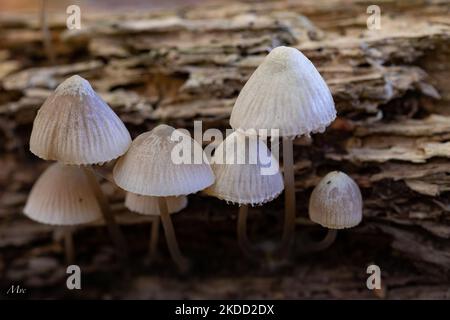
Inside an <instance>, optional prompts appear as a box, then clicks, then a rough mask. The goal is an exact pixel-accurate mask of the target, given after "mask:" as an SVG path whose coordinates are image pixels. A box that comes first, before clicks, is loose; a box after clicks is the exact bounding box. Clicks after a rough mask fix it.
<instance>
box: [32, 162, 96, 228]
mask: <svg viewBox="0 0 450 320" xmlns="http://www.w3.org/2000/svg"><path fill="white" fill-rule="evenodd" d="M23 211H24V213H25V215H27V216H28V217H29V218H31V219H33V220H35V221H38V222H41V223H45V224H51V225H78V224H83V223H89V222H93V221H95V220H98V219H100V218H101V217H102V214H101V211H100V206H99V204H98V202H97V200H96V198H95V195H94V191H93V188H92V186H91V185H90V184H89V181H88V178H87V177H86V175H85V174H84V172H83V169H81V168H80V167H77V166H65V165H63V164H60V163H55V164H52V165H51V166H50V167H48V168H47V170H45V171H44V173H43V174H42V175H41V176H40V177H39V179H38V180H37V181H36V183H35V184H34V186H33V188H32V190H31V193H30V195H29V196H28V200H27V203H26V205H25V208H24V210H23Z"/></svg>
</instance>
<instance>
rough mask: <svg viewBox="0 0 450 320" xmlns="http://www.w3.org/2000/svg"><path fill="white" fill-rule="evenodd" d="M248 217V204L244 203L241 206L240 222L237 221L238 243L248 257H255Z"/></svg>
mask: <svg viewBox="0 0 450 320" xmlns="http://www.w3.org/2000/svg"><path fill="white" fill-rule="evenodd" d="M247 217H248V206H247V205H245V204H243V205H241V206H240V207H239V214H238V223H237V235H238V243H239V247H240V248H241V250H242V252H243V253H244V254H245V255H246V256H247V257H253V255H252V252H251V251H252V248H251V245H250V241H249V240H248V237H247Z"/></svg>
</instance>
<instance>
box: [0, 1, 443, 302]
mask: <svg viewBox="0 0 450 320" xmlns="http://www.w3.org/2000/svg"><path fill="white" fill-rule="evenodd" d="M372 2H373V1H368V2H366V1H355V3H350V2H349V1H342V0H333V1H326V2H319V1H298V2H297V1H267V2H257V3H251V2H248V3H232V2H231V3H228V2H227V3H225V4H222V5H214V6H211V5H210V6H203V7H196V8H183V9H182V10H178V11H176V12H157V13H140V14H135V15H128V14H123V15H121V16H115V15H109V16H104V17H96V18H95V19H94V18H93V17H83V28H82V29H81V30H79V31H73V32H69V31H67V30H66V29H65V21H64V16H62V17H50V31H51V34H52V39H53V45H54V48H55V52H56V59H57V63H56V65H49V63H48V62H47V60H46V57H45V51H44V48H43V45H42V41H41V37H42V36H41V33H40V30H39V27H38V24H37V22H36V21H35V20H33V19H30V17H23V16H3V15H2V16H1V17H0V141H1V143H0V168H1V169H0V197H1V198H0V248H1V249H0V250H1V251H0V274H1V277H0V279H1V280H0V284H1V285H2V286H3V285H5V286H8V285H10V284H11V283H15V282H17V281H21V283H24V284H25V285H26V286H28V287H30V288H32V290H29V292H33V293H30V295H29V297H48V296H51V297H63V296H65V295H67V294H68V293H67V291H65V290H64V288H65V287H64V283H65V269H64V268H63V267H62V266H63V264H64V262H63V256H62V254H61V252H62V248H61V246H60V245H59V244H57V243H56V244H55V243H54V242H52V241H51V239H52V236H51V235H52V230H53V229H52V228H51V227H48V226H45V225H40V224H37V223H34V222H32V221H30V220H28V219H27V218H26V217H24V216H23V215H22V214H21V210H22V208H23V205H24V202H25V200H26V197H27V194H28V192H29V190H30V188H31V186H32V184H33V182H34V181H35V180H36V179H37V177H38V175H39V174H40V173H41V172H42V171H43V169H44V168H45V167H46V166H47V165H48V163H44V161H41V160H39V159H36V158H35V157H33V156H32V155H31V154H30V153H29V151H28V140H29V136H30V131H31V125H32V121H33V118H34V116H35V114H36V111H37V109H38V108H39V107H40V106H41V105H42V103H43V102H44V100H45V98H46V97H47V96H48V95H49V94H50V93H51V92H52V91H53V90H54V89H55V87H56V86H57V85H58V84H59V83H60V82H61V81H62V80H64V79H65V78H66V77H68V76H70V75H72V74H80V75H81V76H82V77H84V78H86V79H88V80H89V81H90V82H91V83H92V85H93V87H94V89H96V90H97V92H98V93H99V94H100V95H101V96H102V97H103V98H104V99H105V100H106V101H107V102H108V103H109V104H110V105H111V107H112V108H113V109H114V110H115V111H116V112H117V113H118V114H119V115H120V117H121V118H122V120H123V121H124V122H125V124H126V125H127V127H128V128H129V130H130V131H131V132H132V135H133V136H136V135H137V134H138V133H140V132H143V131H145V130H149V129H151V128H153V127H154V126H155V125H156V124H158V123H161V122H164V123H168V124H170V125H173V126H175V127H185V128H188V129H192V127H193V121H194V120H202V121H203V129H204V130H205V129H207V128H210V127H214V128H220V129H223V130H224V129H226V128H229V124H228V121H229V115H230V112H231V109H232V106H233V103H234V101H235V99H236V97H237V95H238V93H239V91H240V89H241V88H242V86H243V85H244V83H245V81H246V80H247V79H248V78H249V76H250V74H251V73H252V72H253V71H254V69H255V68H256V67H257V66H258V64H259V63H260V62H261V61H262V60H263V58H264V56H265V55H266V54H267V52H268V49H270V48H272V47H274V46H278V45H287V46H293V47H296V48H299V49H300V50H302V52H303V53H304V54H305V55H306V56H307V57H308V58H310V60H312V62H313V63H314V64H315V65H316V67H317V68H318V70H319V71H320V73H321V74H322V76H323V77H324V78H325V80H326V82H327V84H328V85H329V87H330V89H331V91H332V94H333V97H334V100H335V102H336V106H337V110H338V118H337V120H336V121H335V122H334V123H333V124H332V125H331V126H330V127H329V128H328V130H327V131H326V132H325V133H324V134H316V135H314V136H312V137H311V138H298V139H296V140H295V145H294V152H295V160H296V162H295V168H296V188H297V202H298V203H297V210H298V212H297V214H298V216H306V212H307V203H308V198H309V195H310V193H311V190H312V188H313V186H315V185H316V184H317V183H318V181H319V180H320V178H321V177H322V176H324V175H325V174H326V173H327V172H329V171H332V170H341V171H344V172H346V173H347V174H349V175H350V176H351V177H352V178H353V179H355V181H356V182H357V183H358V184H359V186H360V188H361V190H362V194H363V199H364V218H363V223H362V224H361V225H360V226H358V227H357V228H355V229H351V230H348V231H343V232H341V233H339V235H338V239H337V242H336V244H335V245H334V246H332V247H331V248H329V249H328V250H326V251H325V252H322V253H318V254H313V255H309V256H306V257H299V256H296V255H295V252H294V255H293V258H292V259H291V261H290V262H289V263H287V264H284V265H279V264H277V263H276V262H273V261H271V260H268V261H267V263H265V264H261V265H256V266H255V265H253V264H252V263H251V262H247V261H245V260H244V259H243V258H242V257H241V255H240V254H239V250H238V246H237V242H236V240H235V237H236V235H235V231H234V230H235V223H236V214H237V207H233V206H227V205H226V204H225V203H223V202H220V201H218V200H215V199H212V198H207V197H204V196H202V195H196V196H191V197H190V205H189V207H188V209H186V210H185V211H183V212H182V213H180V214H178V215H175V216H174V217H173V218H174V224H175V228H176V230H177V232H178V233H179V235H178V237H179V242H180V245H181V247H182V249H183V251H185V253H186V255H187V256H190V257H191V258H192V259H193V261H194V268H193V272H192V274H191V276H190V277H188V278H187V279H184V280H180V279H178V278H176V277H175V276H174V275H175V274H176V271H175V268H172V269H171V268H168V267H167V266H168V265H170V259H169V257H168V254H167V252H166V250H165V249H164V247H163V248H162V250H161V257H160V260H159V262H157V263H156V264H154V265H152V266H151V267H143V265H144V262H143V258H142V259H141V258H139V257H143V256H144V255H145V252H146V249H147V243H148V236H149V231H150V226H149V225H148V223H146V222H149V218H148V217H143V216H138V215H135V214H132V213H130V212H127V211H126V210H125V209H124V207H123V204H122V203H123V197H124V195H123V192H121V191H120V190H118V189H117V188H115V187H114V186H113V185H112V184H111V183H109V182H105V183H104V184H103V187H104V189H105V192H106V193H107V194H108V196H109V198H110V200H111V202H112V203H113V204H114V206H113V207H114V208H115V209H116V212H117V214H118V217H119V220H120V221H121V222H122V223H123V224H124V230H125V234H126V237H127V239H128V241H129V245H130V247H131V250H132V253H133V255H132V256H134V257H136V258H135V265H136V267H135V270H134V272H133V275H132V279H131V281H129V282H125V283H122V282H121V281H120V280H115V282H111V278H112V277H113V278H114V279H117V277H115V276H116V271H117V268H116V266H115V264H114V261H115V260H114V258H113V257H112V248H111V245H110V243H109V242H108V239H107V236H106V235H107V234H106V231H105V230H104V228H100V227H99V226H98V225H97V226H90V227H85V228H79V230H78V232H77V233H76V238H75V245H76V249H77V250H78V255H79V258H78V259H79V260H80V264H81V265H82V266H83V268H84V269H83V270H85V274H86V277H87V280H86V281H87V282H86V283H87V284H86V287H85V288H84V290H83V292H82V294H78V295H76V294H74V295H75V296H73V297H84V298H86V297H97V298H110V297H117V298H244V297H247V298H318V297H326V298H372V297H374V298H386V297H387V298H450V291H449V290H450V285H449V283H450V200H449V193H448V191H449V190H450V178H449V175H448V174H449V171H450V162H449V157H450V90H449V89H450V85H449V83H450V82H449V81H448V79H449V78H450V59H449V56H450V20H449V16H450V15H449V6H448V2H445V1H421V0H416V1H406V0H405V1H392V2H390V1H386V2H380V3H379V5H380V7H381V14H382V17H381V29H380V30H368V29H367V27H366V19H367V17H368V15H367V13H366V8H367V6H368V5H370V4H372ZM102 170H104V171H105V172H106V175H108V176H109V177H110V174H109V172H108V167H106V168H102ZM282 203H283V201H282V199H281V198H279V199H277V200H275V201H274V202H273V203H271V204H269V205H266V206H263V207H257V208H254V209H251V210H250V222H249V223H250V225H251V226H250V234H251V237H252V238H253V239H254V240H255V241H264V239H266V238H268V239H270V240H271V241H276V239H277V237H278V238H279V236H280V226H281V216H282V210H283V208H282ZM276 226H278V227H276ZM297 232H298V234H299V239H298V242H300V241H301V237H302V236H304V235H305V234H307V233H312V234H313V235H315V234H316V232H320V231H319V229H317V228H315V227H308V226H303V225H301V226H299V227H298V231H297ZM269 245H270V243H269ZM372 263H375V264H378V265H379V266H380V268H381V270H382V278H383V289H382V290H377V291H369V290H367V288H366V283H365V282H366V277H367V274H366V267H367V265H369V264H372ZM99 275H101V276H99ZM111 283H113V284H111ZM374 292H375V293H374ZM71 295H72V293H71ZM71 297H72V296H71Z"/></svg>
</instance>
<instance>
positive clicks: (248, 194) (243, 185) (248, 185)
mask: <svg viewBox="0 0 450 320" xmlns="http://www.w3.org/2000/svg"><path fill="white" fill-rule="evenodd" d="M241 148H242V149H241ZM244 148H245V149H244ZM240 150H241V151H240ZM243 150H245V152H242V151H243ZM252 158H253V161H250V160H251V159H252ZM213 160H214V161H212V165H211V167H212V168H213V172H214V175H215V176H216V181H215V183H214V184H213V185H212V186H210V187H209V188H207V189H206V190H205V193H206V194H208V195H211V196H215V197H217V198H219V199H222V200H226V201H230V202H234V203H238V204H250V205H256V204H263V203H265V202H269V201H271V200H273V199H275V198H276V197H277V196H278V195H279V194H280V193H281V192H282V191H283V189H284V184H283V178H282V176H281V173H280V170H279V166H278V161H277V160H276V159H275V158H274V157H273V155H272V154H271V153H270V151H269V149H268V148H267V146H266V144H265V143H264V141H262V140H261V139H260V138H259V137H256V136H253V137H248V136H245V135H244V134H242V133H240V132H238V131H235V132H233V133H232V134H230V135H229V136H228V137H227V138H226V139H225V140H224V141H223V142H222V143H221V144H220V145H219V146H218V147H217V149H216V151H215V153H214V157H213ZM221 160H222V161H221ZM255 160H257V161H255ZM271 165H272V166H273V170H272V171H271V173H272V174H270V175H269V174H267V175H266V174H262V172H261V169H262V168H269V167H270V166H271Z"/></svg>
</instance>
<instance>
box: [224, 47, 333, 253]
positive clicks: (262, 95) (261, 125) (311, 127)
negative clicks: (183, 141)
mask: <svg viewBox="0 0 450 320" xmlns="http://www.w3.org/2000/svg"><path fill="white" fill-rule="evenodd" d="M335 118H336V110H335V107H334V102H333V98H332V96H331V93H330V90H329V88H328V86H327V84H326V83H325V81H324V80H323V78H322V77H321V75H320V74H319V72H318V71H317V69H316V68H315V67H314V65H313V64H312V63H311V61H310V60H309V59H308V58H307V57H305V56H304V55H303V54H302V53H301V52H300V51H299V50H297V49H295V48H290V47H284V46H281V47H277V48H275V49H273V50H272V51H271V52H270V53H269V54H268V55H267V57H266V58H265V59H264V61H263V62H262V64H261V65H260V66H259V67H258V68H257V69H256V70H255V72H254V73H253V74H252V76H251V77H250V79H249V80H248V81H247V83H246V84H245V86H244V88H243V89H242V91H241V92H240V94H239V96H238V98H237V100H236V103H235V105H234V107H233V111H232V113H231V118H230V125H231V127H232V128H233V129H236V130H244V131H246V130H249V129H256V130H260V129H266V130H268V132H269V133H270V130H271V129H277V130H279V135H280V136H282V137H283V167H284V181H285V188H286V190H285V221H284V229H283V240H282V246H281V251H282V252H287V251H288V249H289V247H290V245H291V243H292V239H293V234H294V231H295V218H296V209H295V202H296V201H295V188H294V187H295V186H294V182H295V176H294V158H293V144H292V140H293V139H294V138H295V137H296V136H299V135H306V136H309V135H310V134H311V133H315V132H323V131H324V130H325V128H326V127H327V126H328V125H329V124H330V123H331V122H332V121H333V120H334V119H335Z"/></svg>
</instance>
